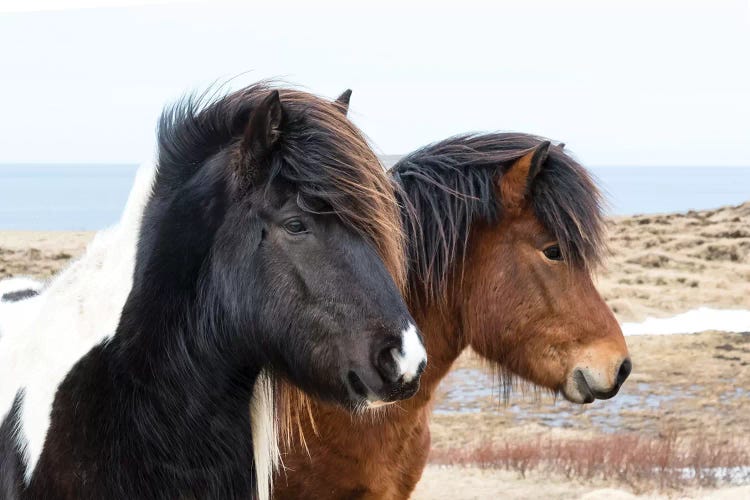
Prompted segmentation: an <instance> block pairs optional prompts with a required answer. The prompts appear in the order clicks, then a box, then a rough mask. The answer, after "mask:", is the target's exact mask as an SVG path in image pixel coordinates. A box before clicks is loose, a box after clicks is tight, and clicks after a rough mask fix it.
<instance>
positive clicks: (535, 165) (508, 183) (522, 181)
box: [500, 141, 550, 209]
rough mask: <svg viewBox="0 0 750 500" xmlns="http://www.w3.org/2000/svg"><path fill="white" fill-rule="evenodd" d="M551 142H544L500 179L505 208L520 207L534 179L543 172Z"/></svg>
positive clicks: (517, 161) (524, 156)
mask: <svg viewBox="0 0 750 500" xmlns="http://www.w3.org/2000/svg"><path fill="white" fill-rule="evenodd" d="M549 147H550V142H549V141H544V142H543V143H541V144H539V145H538V146H537V147H535V148H534V149H533V150H531V151H529V152H528V153H526V154H525V155H523V156H522V157H521V158H519V159H518V160H516V162H515V163H514V164H513V165H511V166H510V168H509V169H507V170H506V171H505V172H504V173H503V174H502V176H501V177H500V196H501V200H502V204H503V207H504V208H506V209H512V208H517V207H519V206H520V205H521V204H522V203H523V200H524V198H525V197H526V195H527V194H528V192H529V189H531V185H532V184H533V182H534V178H535V177H536V176H537V174H538V173H539V172H540V171H541V170H542V167H543V166H544V163H545V162H546V161H547V155H548V154H549Z"/></svg>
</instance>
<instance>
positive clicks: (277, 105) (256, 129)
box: [240, 90, 284, 168]
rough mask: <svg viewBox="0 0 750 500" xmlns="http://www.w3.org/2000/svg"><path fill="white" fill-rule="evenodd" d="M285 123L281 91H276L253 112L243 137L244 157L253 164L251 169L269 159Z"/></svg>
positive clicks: (242, 148) (242, 149)
mask: <svg viewBox="0 0 750 500" xmlns="http://www.w3.org/2000/svg"><path fill="white" fill-rule="evenodd" d="M283 122H284V110H283V108H282V107H281V99H280V98H279V91H278V90H274V91H272V92H271V93H270V94H268V96H266V98H265V99H263V100H262V101H261V102H260V104H258V106H257V107H256V108H255V109H253V110H252V112H251V113H250V117H249V119H248V122H247V125H246V126H245V131H244V133H243V135H242V144H241V146H240V147H241V151H242V157H243V158H244V159H247V160H249V162H250V163H251V164H252V165H251V166H250V168H257V167H258V165H259V164H260V163H262V162H263V161H264V160H266V159H267V158H268V156H269V154H270V153H271V151H273V148H274V146H275V145H276V143H277V142H278V140H279V137H280V136H281V127H282V125H283ZM245 163H247V162H245ZM243 167H246V168H247V167H248V165H247V164H245V165H243Z"/></svg>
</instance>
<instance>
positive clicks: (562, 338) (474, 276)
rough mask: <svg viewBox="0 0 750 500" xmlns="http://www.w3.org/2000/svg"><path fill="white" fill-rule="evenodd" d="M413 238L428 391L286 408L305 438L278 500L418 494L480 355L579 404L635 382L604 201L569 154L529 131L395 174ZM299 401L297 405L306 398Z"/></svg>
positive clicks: (427, 156)
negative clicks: (435, 432)
mask: <svg viewBox="0 0 750 500" xmlns="http://www.w3.org/2000/svg"><path fill="white" fill-rule="evenodd" d="M392 175H393V177H394V179H395V181H396V182H397V183H398V184H399V185H400V186H401V188H402V191H403V194H402V198H403V199H402V202H403V205H404V210H403V212H404V220H405V222H406V227H407V228H408V229H409V231H408V233H409V238H410V240H409V242H408V244H409V247H408V257H409V261H410V269H409V275H408V287H409V297H408V299H409V300H408V303H409V307H410V310H411V313H412V315H413V316H414V318H415V319H416V321H417V323H418V324H419V327H420V329H421V330H422V333H423V335H424V340H425V344H426V346H427V352H428V356H429V363H428V366H427V369H426V371H425V372H424V375H423V377H422V385H421V388H420V390H419V392H418V393H417V395H416V396H415V397H414V398H412V399H411V400H408V401H405V402H402V403H400V404H399V406H398V407H385V408H382V409H380V410H378V412H379V414H376V415H372V414H369V415H364V416H362V417H361V418H356V419H352V417H351V416H350V415H349V414H347V413H345V412H343V411H341V410H339V409H338V408H335V407H333V406H331V405H327V404H324V403H319V402H308V404H310V405H311V406H310V408H309V410H308V411H303V410H301V409H300V406H299V405H294V404H293V405H291V406H290V407H288V408H287V411H288V412H289V413H293V414H294V415H293V416H294V417H295V418H297V419H299V421H300V423H299V425H300V426H301V430H302V436H303V439H304V442H302V440H301V439H300V437H299V436H297V435H294V434H292V439H291V442H290V443H286V444H285V445H282V446H284V450H283V455H282V456H283V463H284V469H285V470H284V471H282V472H280V473H279V474H278V475H277V478H276V482H275V484H276V488H275V497H277V498H285V499H286V498H387V499H391V498H407V497H408V496H409V494H410V493H411V491H412V490H413V489H414V487H415V485H416V483H417V481H418V480H419V478H420V476H421V474H422V469H423V468H424V466H425V463H426V461H427V455H428V452H429V448H430V434H429V427H428V423H429V414H430V409H431V405H430V401H431V399H432V397H433V395H434V392H435V389H436V387H437V385H438V383H439V382H440V379H442V378H443V377H444V376H445V375H446V374H447V373H448V371H449V370H450V368H451V365H452V364H453V362H454V361H455V360H456V358H457V357H458V356H459V355H460V354H461V352H462V351H463V350H464V349H466V348H467V347H471V348H472V349H474V350H475V351H476V352H477V353H479V354H480V355H481V356H483V357H485V358H486V359H487V360H489V361H490V362H491V363H492V364H493V365H494V366H495V367H496V368H497V370H498V372H499V373H500V374H501V375H502V380H503V381H504V383H505V384H506V386H505V387H506V388H507V387H509V384H510V383H511V381H512V378H513V377H520V378H522V379H524V380H526V381H529V382H531V383H533V384H535V385H537V386H539V387H542V388H547V389H549V390H551V391H555V392H559V393H562V395H563V396H564V397H565V398H566V399H568V400H569V401H572V402H574V403H590V402H592V401H594V399H607V398H610V397H612V396H614V395H615V394H616V393H617V391H618V389H619V388H620V385H621V384H622V383H623V381H624V380H625V379H626V378H627V376H628V375H629V373H630V369H631V363H630V360H629V357H628V350H627V347H626V345H625V340H624V338H623V336H622V332H621V330H620V327H619V325H618V324H617V321H616V320H615V317H614V315H613V314H612V312H611V310H610V309H609V307H607V305H606V304H605V303H604V301H603V300H602V298H601V296H600V295H599V293H598V292H597V290H596V288H595V287H594V284H593V283H592V280H591V272H592V270H593V269H594V268H595V267H596V266H597V264H598V262H599V257H600V256H601V254H602V253H603V250H604V245H603V238H604V224H603V217H602V212H601V206H600V195H599V192H598V190H597V189H596V186H595V185H594V183H593V182H592V180H591V178H590V177H589V175H588V174H587V173H586V171H585V170H584V168H583V167H581V166H580V165H579V164H578V163H576V162H575V161H574V160H573V159H572V158H571V157H570V156H568V155H567V154H566V153H565V151H564V150H563V149H562V147H560V146H551V145H550V143H549V142H548V141H545V140H543V139H540V138H538V137H534V136H530V135H524V134H486V135H467V136H460V137H455V138H452V139H448V140H445V141H443V142H440V143H437V144H433V145H431V146H428V147H425V148H423V149H421V150H419V151H416V152H415V153H412V154H411V155H409V156H407V157H405V158H404V159H402V160H401V161H400V162H399V163H398V164H396V165H395V166H394V168H393V169H392ZM295 397H296V395H295V396H292V400H294V398H295Z"/></svg>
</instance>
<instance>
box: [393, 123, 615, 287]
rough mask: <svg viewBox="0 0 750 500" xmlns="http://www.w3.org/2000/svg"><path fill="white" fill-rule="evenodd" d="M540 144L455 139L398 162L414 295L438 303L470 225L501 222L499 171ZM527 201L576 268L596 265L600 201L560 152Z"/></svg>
mask: <svg viewBox="0 0 750 500" xmlns="http://www.w3.org/2000/svg"><path fill="white" fill-rule="evenodd" d="M544 140H545V139H543V138H540V137H536V136H533V135H528V134H520V133H489V134H469V135H459V136H455V137H452V138H449V139H446V140H443V141H440V142H437V143H434V144H431V145H428V146H426V147H423V148H421V149H419V150H417V151H415V152H413V153H411V154H409V155H407V156H405V157H404V158H402V159H401V160H399V161H398V162H397V163H396V164H395V165H394V166H393V168H392V169H391V174H392V175H393V177H394V178H395V179H396V181H397V182H398V184H400V186H401V188H402V190H403V193H402V194H401V197H402V199H401V202H402V204H403V205H404V207H405V210H404V217H403V219H404V226H405V228H406V231H407V235H408V258H409V279H408V281H409V283H410V289H411V291H412V292H413V293H418V294H424V295H426V296H427V297H431V298H435V297H442V296H444V294H445V292H446V286H447V283H448V278H449V276H450V273H451V272H452V271H453V270H454V263H455V262H456V261H457V260H458V259H460V258H461V257H462V256H463V255H464V249H465V246H466V244H467V241H468V237H469V232H470V230H471V225H472V223H473V222H474V221H478V220H482V221H487V222H490V223H494V222H497V221H499V220H500V218H501V217H502V207H501V203H500V200H499V199H498V194H497V191H496V189H495V185H496V183H497V181H498V179H499V178H500V176H502V175H503V172H504V171H505V170H506V169H507V168H508V167H510V166H511V165H512V164H513V163H514V162H515V161H517V160H518V159H519V158H521V157H522V156H523V155H524V154H526V153H528V152H530V151H531V150H533V149H534V148H535V147H536V146H538V145H539V144H541V143H542V142H543V141H544ZM530 198H531V199H530V202H531V204H532V206H533V209H534V212H535V214H536V216H537V217H538V218H539V220H540V221H541V223H542V224H543V225H544V226H545V228H546V229H547V230H549V231H550V232H551V233H552V234H554V235H555V237H556V238H557V239H558V240H559V244H560V247H561V249H562V252H563V255H565V257H566V259H568V260H569V261H570V262H572V263H573V264H574V265H575V266H578V267H582V268H587V269H591V268H593V267H595V266H596V264H597V263H598V262H599V259H600V257H601V255H602V253H603V248H604V241H603V238H604V220H603V216H602V210H601V208H602V200H601V195H600V193H599V190H598V188H597V187H596V184H595V183H594V181H593V180H592V178H591V177H590V176H589V174H588V173H587V172H586V170H585V169H584V168H583V167H582V166H581V165H580V164H578V163H577V162H576V161H575V160H574V159H573V158H571V157H570V156H568V155H567V154H566V153H565V151H564V150H563V149H562V148H561V147H552V148H550V151H549V156H548V159H547V161H546V163H545V165H544V168H543V169H542V171H541V172H540V173H539V174H538V175H537V176H536V178H535V179H534V183H533V185H532V190H531V197H530Z"/></svg>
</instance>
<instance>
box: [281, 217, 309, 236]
mask: <svg viewBox="0 0 750 500" xmlns="http://www.w3.org/2000/svg"><path fill="white" fill-rule="evenodd" d="M284 229H286V231H287V232H288V233H289V234H301V233H305V232H307V227H305V224H304V223H303V222H302V221H301V220H299V219H289V220H288V221H286V222H285V223H284Z"/></svg>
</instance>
